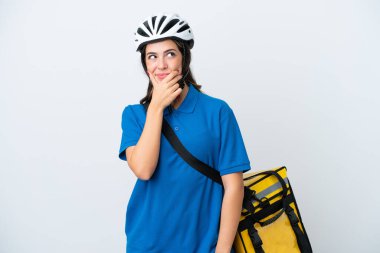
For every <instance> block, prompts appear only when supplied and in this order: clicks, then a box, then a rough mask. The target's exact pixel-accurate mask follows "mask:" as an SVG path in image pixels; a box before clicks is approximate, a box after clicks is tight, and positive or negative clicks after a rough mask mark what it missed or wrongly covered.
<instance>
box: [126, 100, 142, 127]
mask: <svg viewBox="0 0 380 253" xmlns="http://www.w3.org/2000/svg"><path fill="white" fill-rule="evenodd" d="M122 121H124V122H127V121H133V122H137V123H139V124H140V125H141V124H143V122H145V108H144V105H142V104H129V105H126V106H125V107H124V109H123V112H122Z"/></svg>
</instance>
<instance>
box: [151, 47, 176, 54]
mask: <svg viewBox="0 0 380 253" xmlns="http://www.w3.org/2000/svg"><path fill="white" fill-rule="evenodd" d="M171 50H174V51H175V49H174V48H171V49H168V50H165V52H164V53H167V52H169V51H171ZM148 54H156V52H149V53H147V55H148Z"/></svg>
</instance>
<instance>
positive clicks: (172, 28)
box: [135, 13, 194, 51]
mask: <svg viewBox="0 0 380 253" xmlns="http://www.w3.org/2000/svg"><path fill="white" fill-rule="evenodd" d="M163 38H177V39H180V40H182V41H186V42H188V43H189V47H190V49H191V48H193V46H194V36H193V33H192V31H191V29H190V27H189V25H188V23H187V22H186V21H185V20H183V19H182V18H180V16H179V15H178V14H166V13H161V14H158V15H153V16H150V17H148V18H146V19H145V20H144V22H142V23H141V24H140V25H139V26H138V28H137V31H136V32H135V45H136V51H140V50H141V48H142V47H143V46H144V45H145V44H148V43H149V42H152V41H158V40H160V39H163Z"/></svg>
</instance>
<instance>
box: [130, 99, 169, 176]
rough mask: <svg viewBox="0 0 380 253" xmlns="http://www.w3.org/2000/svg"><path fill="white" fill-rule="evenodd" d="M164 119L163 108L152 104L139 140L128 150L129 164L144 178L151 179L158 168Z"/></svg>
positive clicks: (136, 173) (135, 172) (134, 171)
mask: <svg viewBox="0 0 380 253" xmlns="http://www.w3.org/2000/svg"><path fill="white" fill-rule="evenodd" d="M162 120H163V110H162V109H161V108H160V107H156V106H153V105H150V106H149V107H148V111H147V116H146V121H145V126H144V129H143V131H142V133H141V136H140V139H139V141H138V142H137V144H136V145H135V146H131V147H128V148H127V150H126V156H127V161H128V166H129V167H130V168H131V169H132V171H133V173H134V174H135V175H136V176H137V177H138V178H140V179H142V180H149V179H150V177H151V176H152V175H153V173H154V171H155V169H156V166H157V162H158V157H159V152H160V141H161V128H162Z"/></svg>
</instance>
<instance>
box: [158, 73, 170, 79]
mask: <svg viewBox="0 0 380 253" xmlns="http://www.w3.org/2000/svg"><path fill="white" fill-rule="evenodd" d="M167 75H169V73H166V74H165V73H164V74H157V77H158V78H160V79H163V78H165V77H166V76H167Z"/></svg>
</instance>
